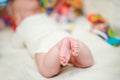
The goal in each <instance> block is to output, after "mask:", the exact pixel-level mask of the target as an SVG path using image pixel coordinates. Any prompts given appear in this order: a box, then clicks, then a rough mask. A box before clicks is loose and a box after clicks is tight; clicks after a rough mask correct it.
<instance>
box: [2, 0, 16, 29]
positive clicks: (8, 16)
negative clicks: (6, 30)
mask: <svg viewBox="0 0 120 80" xmlns="http://www.w3.org/2000/svg"><path fill="white" fill-rule="evenodd" d="M2 1H6V5H4V7H3V8H2V9H1V10H0V19H1V20H2V21H3V22H4V24H5V25H4V26H10V27H11V28H12V30H13V31H15V29H16V25H15V22H14V17H13V14H12V1H11V0H9V1H8V0H2Z"/></svg>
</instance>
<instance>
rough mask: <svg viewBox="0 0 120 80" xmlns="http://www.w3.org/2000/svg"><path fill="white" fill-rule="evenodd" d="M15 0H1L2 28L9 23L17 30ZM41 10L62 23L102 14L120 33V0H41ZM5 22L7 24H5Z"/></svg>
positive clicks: (117, 32)
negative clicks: (13, 8)
mask: <svg viewBox="0 0 120 80" xmlns="http://www.w3.org/2000/svg"><path fill="white" fill-rule="evenodd" d="M12 3H13V0H0V30H2V28H4V26H5V25H9V26H11V27H12V29H13V30H14V31H15V29H16V25H15V20H14V17H13V14H12V12H13V11H12ZM39 4H40V10H41V12H43V13H46V14H48V15H49V16H52V18H54V19H55V20H56V21H57V22H59V23H60V24H66V23H72V22H75V21H76V20H79V19H78V18H81V17H83V16H84V18H86V20H87V17H88V15H89V14H100V15H101V16H102V17H104V19H105V20H106V22H107V24H109V25H110V26H111V27H112V29H113V30H114V32H115V33H116V34H117V35H120V34H119V32H120V22H119V21H120V15H119V12H120V9H119V7H120V1H119V0H39ZM4 23H5V25H4Z"/></svg>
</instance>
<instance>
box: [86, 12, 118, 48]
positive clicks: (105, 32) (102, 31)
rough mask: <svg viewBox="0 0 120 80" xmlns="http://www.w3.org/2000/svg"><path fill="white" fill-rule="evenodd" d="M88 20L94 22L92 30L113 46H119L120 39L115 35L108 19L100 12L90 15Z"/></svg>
mask: <svg viewBox="0 0 120 80" xmlns="http://www.w3.org/2000/svg"><path fill="white" fill-rule="evenodd" d="M88 20H89V21H90V22H91V23H92V24H93V27H92V32H94V33H95V34H97V35H98V36H100V37H101V38H102V39H104V40H105V41H107V42H108V43H109V44H110V45H112V46H119V45H120V39H118V38H116V37H115V34H114V32H113V30H112V28H111V27H110V26H109V25H107V23H106V20H105V19H104V18H103V17H102V16H101V15H99V14H90V15H88Z"/></svg>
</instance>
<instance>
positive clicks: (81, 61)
mask: <svg viewBox="0 0 120 80" xmlns="http://www.w3.org/2000/svg"><path fill="white" fill-rule="evenodd" d="M70 40H71V50H72V52H71V53H72V55H71V60H70V62H71V63H72V64H73V65H74V66H75V67H82V68H85V67H89V66H92V65H93V57H92V55H91V52H90V50H89V49H88V47H87V46H86V45H85V44H83V43H82V42H80V41H78V40H75V39H70Z"/></svg>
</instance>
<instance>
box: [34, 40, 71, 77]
mask: <svg viewBox="0 0 120 80" xmlns="http://www.w3.org/2000/svg"><path fill="white" fill-rule="evenodd" d="M70 55H71V54H70V40H69V39H68V38H64V39H63V40H61V41H60V42H59V43H58V44H56V45H55V46H54V47H53V48H51V50H50V51H49V52H48V53H40V54H36V55H35V59H36V63H37V65H38V69H39V71H40V73H41V74H42V75H43V76H44V77H53V76H55V75H57V74H58V73H59V72H60V69H61V65H63V66H65V65H67V63H68V62H69V60H70Z"/></svg>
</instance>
